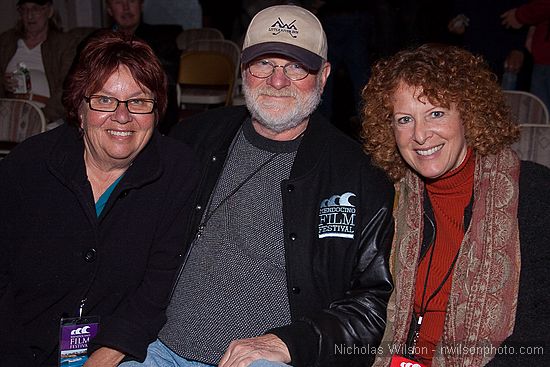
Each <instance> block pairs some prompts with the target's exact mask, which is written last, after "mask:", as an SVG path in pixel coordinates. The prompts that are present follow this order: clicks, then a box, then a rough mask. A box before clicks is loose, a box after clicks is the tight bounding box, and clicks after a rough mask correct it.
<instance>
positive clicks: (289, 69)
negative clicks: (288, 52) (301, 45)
mask: <svg viewBox="0 0 550 367" xmlns="http://www.w3.org/2000/svg"><path fill="white" fill-rule="evenodd" d="M275 68H283V72H284V73H285V75H286V77H287V78H288V79H290V80H293V81H297V80H302V79H304V78H305V77H306V76H308V75H309V70H308V69H307V68H306V67H305V66H304V65H303V64H300V63H299V62H289V63H288V64H286V65H275V64H274V63H272V62H271V61H268V60H258V61H253V62H252V63H250V64H248V72H249V73H250V74H252V75H253V76H255V77H256V78H261V79H265V78H269V77H270V76H271V75H272V74H273V73H274V72H275Z"/></svg>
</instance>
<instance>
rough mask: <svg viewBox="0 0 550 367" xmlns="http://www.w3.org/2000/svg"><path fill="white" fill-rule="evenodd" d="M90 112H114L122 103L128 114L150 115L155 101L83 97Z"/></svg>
mask: <svg viewBox="0 0 550 367" xmlns="http://www.w3.org/2000/svg"><path fill="white" fill-rule="evenodd" d="M84 100H86V102H88V105H89V106H90V109H91V110H94V111H100V112H115V111H116V109H117V108H118V105H119V104H120V103H124V104H125V105H126V108H127V109H128V112H130V113H135V114H148V113H152V112H153V111H154V109H155V105H156V103H157V102H156V101H155V100H154V99H148V98H132V99H128V100H126V101H121V100H119V99H116V98H115V97H108V96H100V95H91V96H89V97H84Z"/></svg>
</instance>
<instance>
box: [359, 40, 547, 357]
mask: <svg viewBox="0 0 550 367" xmlns="http://www.w3.org/2000/svg"><path fill="white" fill-rule="evenodd" d="M496 80H497V78H496V76H495V75H494V73H493V72H491V71H490V70H489V67H488V65H487V64H486V63H485V62H484V60H482V59H481V57H476V56H474V55H472V54H471V53H469V52H468V51H465V50H463V49H460V48H458V47H452V46H442V45H423V46H420V47H418V48H416V49H412V50H405V51H402V52H399V53H397V54H396V55H395V56H393V57H391V58H388V59H387V60H382V61H380V62H378V63H377V64H376V65H375V67H374V68H373V73H372V77H371V79H370V80H369V83H368V84H367V86H366V87H365V89H364V91H363V97H364V100H365V105H364V106H365V107H364V118H363V136H364V138H365V139H366V143H365V149H366V151H367V152H368V153H370V154H372V156H373V159H374V161H375V162H376V164H377V165H379V166H380V167H382V168H384V170H386V172H387V173H388V174H389V175H390V177H392V178H393V179H394V181H396V182H397V187H398V190H399V191H398V192H399V203H398V206H397V208H396V212H395V218H396V233H395V238H394V245H393V249H392V260H393V261H392V264H393V266H394V268H393V272H392V274H393V276H394V280H395V291H394V293H393V294H392V296H391V298H390V302H389V304H388V325H387V327H386V332H385V334H384V338H383V340H382V346H384V347H389V348H393V351H395V350H399V351H400V352H401V353H399V355H397V354H395V355H393V356H392V353H391V349H390V350H384V351H383V352H381V353H379V358H378V359H377V361H376V362H375V366H376V367H387V366H390V365H391V366H399V365H401V366H403V365H408V366H409V365H416V362H412V361H406V360H404V359H403V358H407V359H412V360H414V361H418V362H419V363H420V364H421V365H422V366H434V367H436V366H452V367H455V366H460V367H481V366H488V367H489V366H490V367H495V366H502V367H509V366H550V354H549V353H548V348H549V347H550V345H549V341H550V328H549V327H548V324H549V320H550V308H549V307H548V305H549V304H550V277H549V276H548V264H550V246H549V244H550V215H549V213H550V170H549V169H548V168H547V167H544V166H541V165H538V164H536V163H533V162H526V161H520V160H519V159H518V157H517V155H516V154H515V153H514V151H513V150H512V149H511V148H510V145H511V144H512V143H513V142H514V141H515V140H516V139H517V138H518V135H519V129H518V127H517V124H516V123H515V122H514V121H513V120H512V118H511V116H510V113H509V108H508V106H507V105H506V103H505V99H504V96H503V93H502V90H501V88H500V86H499V85H498V84H497V83H496ZM541 351H542V353H541ZM391 359H393V360H392V361H391V362H390V360H391Z"/></svg>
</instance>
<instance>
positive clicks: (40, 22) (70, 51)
mask: <svg viewBox="0 0 550 367" xmlns="http://www.w3.org/2000/svg"><path fill="white" fill-rule="evenodd" d="M17 12H18V14H19V20H18V22H17V24H16V26H15V27H14V28H13V29H10V30H8V31H6V32H4V33H2V34H1V35H0V71H1V72H2V75H3V77H2V78H1V80H0V97H9V98H25V99H32V100H33V101H35V102H36V103H38V104H39V106H41V107H43V111H44V115H45V117H46V119H47V120H48V121H49V122H53V121H56V120H58V119H61V118H63V117H64V112H65V111H64V109H63V105H62V103H61V94H62V92H63V80H64V79H65V76H66V75H67V72H68V71H69V68H70V66H71V63H72V61H73V59H74V54H75V47H74V46H75V45H74V42H71V39H70V37H69V36H68V35H67V34H65V33H63V32H61V30H60V29H59V28H58V27H57V25H56V22H55V20H54V8H53V5H52V2H51V0H19V1H18V2H17ZM21 62H22V63H24V64H25V66H26V67H27V69H28V70H29V72H30V77H31V87H32V91H31V92H32V94H31V93H25V94H23V95H22V94H14V92H15V91H16V88H17V80H16V79H15V78H13V72H14V71H15V70H17V69H18V66H19V63H21Z"/></svg>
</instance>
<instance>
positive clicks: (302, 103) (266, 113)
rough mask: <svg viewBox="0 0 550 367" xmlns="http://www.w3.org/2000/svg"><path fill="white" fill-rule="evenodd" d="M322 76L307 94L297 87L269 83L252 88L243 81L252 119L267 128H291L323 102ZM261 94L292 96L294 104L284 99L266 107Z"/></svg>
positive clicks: (281, 130) (276, 130)
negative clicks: (260, 98)
mask: <svg viewBox="0 0 550 367" xmlns="http://www.w3.org/2000/svg"><path fill="white" fill-rule="evenodd" d="M319 86H320V78H317V83H316V86H315V89H314V90H313V91H312V92H311V93H309V94H307V95H305V96H304V95H303V94H300V92H298V91H297V90H296V88H290V87H289V88H283V89H275V88H273V87H270V86H268V85H263V86H260V87H257V88H253V89H250V88H249V87H248V84H247V83H246V80H245V82H244V83H243V93H244V98H245V101H246V106H247V107H248V110H249V111H250V114H251V115H252V119H253V120H255V121H257V122H258V123H260V124H261V125H262V126H264V127H266V128H267V129H269V130H271V131H273V132H276V133H281V132H283V131H287V130H290V129H292V128H294V127H296V126H298V125H300V123H302V122H303V121H304V120H305V119H306V118H308V117H309V116H310V115H311V114H312V113H313V111H315V109H316V108H317V106H318V105H319V102H321V94H322V89H321V88H320V87H319ZM261 95H270V96H291V97H294V98H295V103H294V106H289V105H288V104H287V103H285V102H284V101H274V102H273V103H272V104H270V106H269V107H271V108H266V106H267V105H266V104H265V102H263V103H259V102H258V98H259V97H260V96H261Z"/></svg>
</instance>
